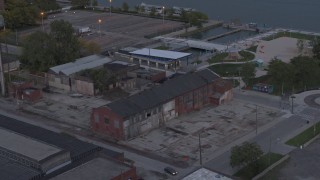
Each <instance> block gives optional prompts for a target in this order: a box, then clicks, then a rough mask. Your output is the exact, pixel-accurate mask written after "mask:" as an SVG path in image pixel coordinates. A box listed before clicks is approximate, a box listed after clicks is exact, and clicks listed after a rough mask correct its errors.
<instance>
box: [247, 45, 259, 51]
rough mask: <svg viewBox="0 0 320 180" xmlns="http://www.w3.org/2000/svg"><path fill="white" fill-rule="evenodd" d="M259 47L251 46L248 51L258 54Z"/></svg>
mask: <svg viewBox="0 0 320 180" xmlns="http://www.w3.org/2000/svg"><path fill="white" fill-rule="evenodd" d="M257 47H258V46H251V47H249V48H248V49H247V50H248V51H251V52H257Z"/></svg>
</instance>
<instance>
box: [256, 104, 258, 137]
mask: <svg viewBox="0 0 320 180" xmlns="http://www.w3.org/2000/svg"><path fill="white" fill-rule="evenodd" d="M257 134H258V105H256V135H257Z"/></svg>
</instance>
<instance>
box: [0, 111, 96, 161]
mask: <svg viewBox="0 0 320 180" xmlns="http://www.w3.org/2000/svg"><path fill="white" fill-rule="evenodd" d="M0 127H1V128H4V129H8V130H11V131H14V132H17V133H20V134H23V135H25V136H29V137H30V138H33V139H37V140H39V141H43V142H46V143H48V144H52V145H54V146H57V147H59V148H61V149H64V150H67V151H69V152H70V157H71V159H79V158H81V157H83V155H84V154H90V152H92V153H93V152H94V151H96V150H98V149H100V147H98V146H96V145H93V144H90V143H86V142H83V141H80V140H78V139H76V138H74V137H71V136H69V135H66V134H59V133H55V132H52V131H49V130H46V129H43V128H40V127H37V126H34V125H31V124H27V123H24V122H21V121H18V120H15V119H13V118H10V117H7V116H3V115H0Z"/></svg>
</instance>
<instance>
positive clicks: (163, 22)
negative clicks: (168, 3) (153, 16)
mask: <svg viewBox="0 0 320 180" xmlns="http://www.w3.org/2000/svg"><path fill="white" fill-rule="evenodd" d="M162 24H164V6H162Z"/></svg>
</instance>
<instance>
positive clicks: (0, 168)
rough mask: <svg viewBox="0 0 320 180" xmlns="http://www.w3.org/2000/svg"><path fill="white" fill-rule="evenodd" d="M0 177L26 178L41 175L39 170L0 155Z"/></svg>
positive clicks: (23, 179)
mask: <svg viewBox="0 0 320 180" xmlns="http://www.w3.org/2000/svg"><path fill="white" fill-rule="evenodd" d="M0 177H2V178H5V179H6V180H26V179H33V178H35V177H41V172H39V171H37V170H35V169H32V168H30V167H26V166H23V165H21V164H19V163H17V162H14V161H12V160H9V159H5V158H1V157H0Z"/></svg>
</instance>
